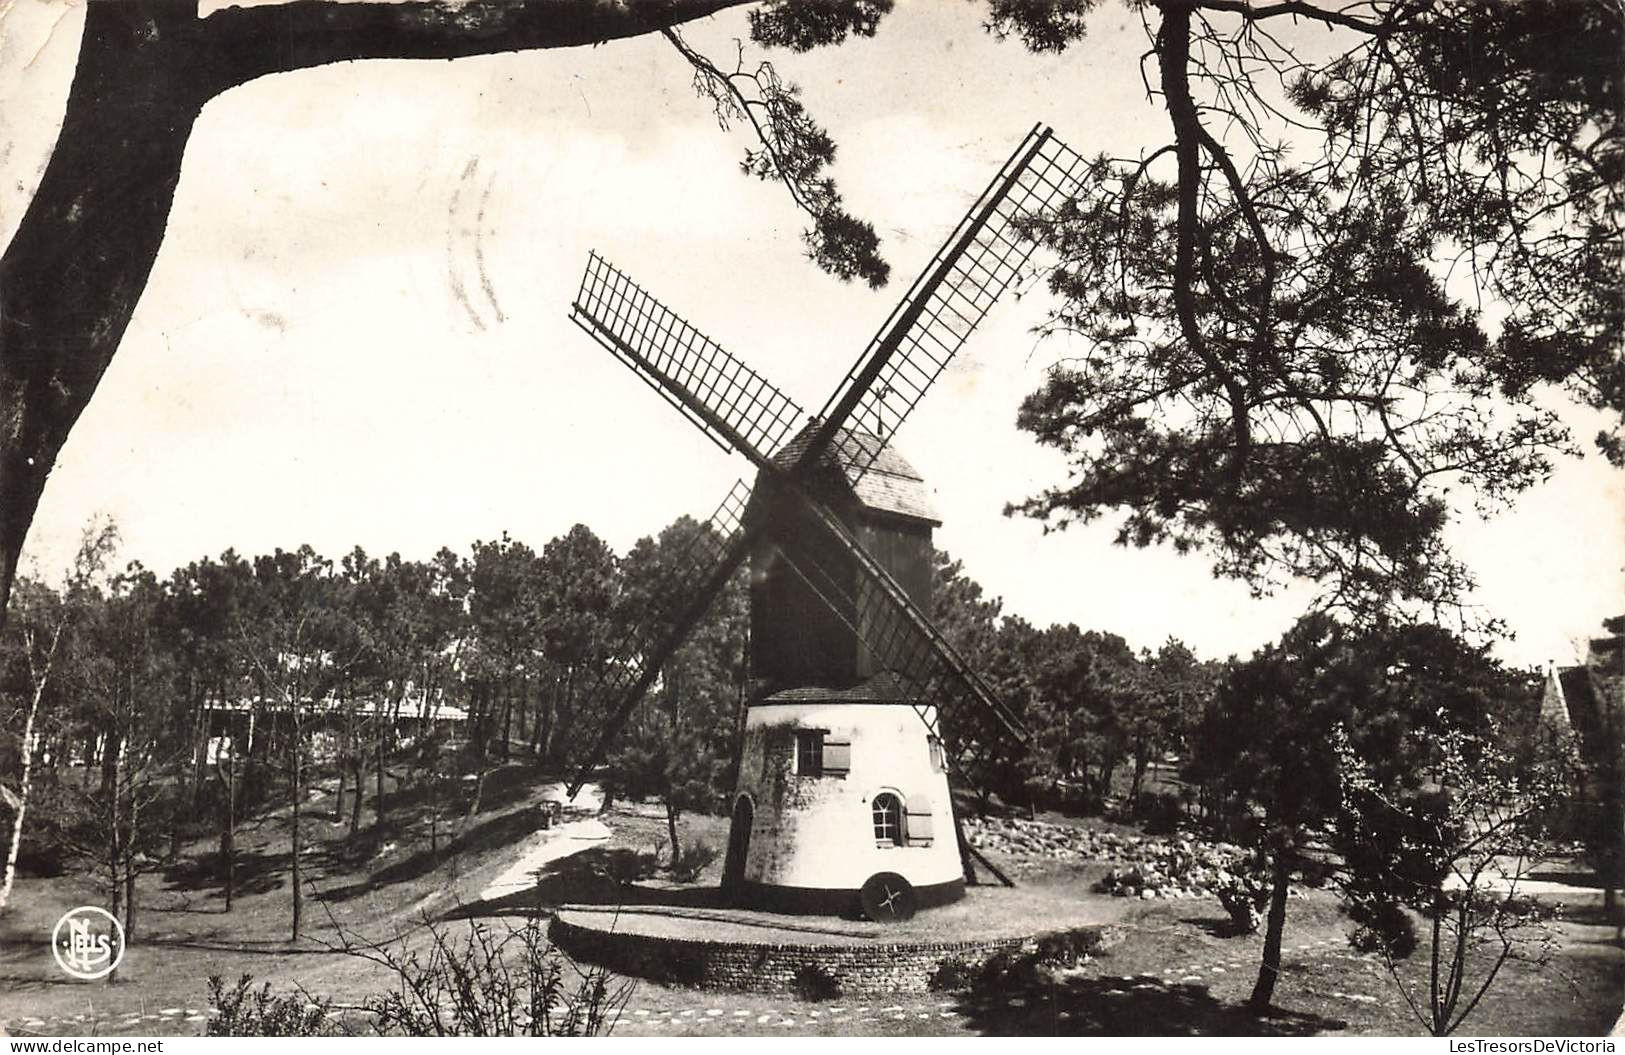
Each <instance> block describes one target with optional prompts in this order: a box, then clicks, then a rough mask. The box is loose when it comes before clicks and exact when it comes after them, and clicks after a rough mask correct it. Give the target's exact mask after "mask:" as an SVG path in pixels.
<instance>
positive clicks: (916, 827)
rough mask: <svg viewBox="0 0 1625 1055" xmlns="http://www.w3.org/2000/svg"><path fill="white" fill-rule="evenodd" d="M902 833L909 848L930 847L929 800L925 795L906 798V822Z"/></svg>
mask: <svg viewBox="0 0 1625 1055" xmlns="http://www.w3.org/2000/svg"><path fill="white" fill-rule="evenodd" d="M903 831H904V832H905V833H906V834H907V835H908V844H909V845H910V846H930V845H931V835H932V830H931V799H930V797H929V796H927V795H910V796H909V797H908V822H907V823H906V824H905V826H904V828H903Z"/></svg>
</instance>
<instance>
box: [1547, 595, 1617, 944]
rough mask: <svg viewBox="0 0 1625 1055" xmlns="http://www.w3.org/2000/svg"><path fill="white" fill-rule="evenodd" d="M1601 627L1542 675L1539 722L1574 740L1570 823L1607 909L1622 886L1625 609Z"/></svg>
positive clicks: (1612, 910)
mask: <svg viewBox="0 0 1625 1055" xmlns="http://www.w3.org/2000/svg"><path fill="white" fill-rule="evenodd" d="M1603 629H1604V630H1605V631H1606V634H1605V635H1604V636H1602V637H1596V638H1592V639H1591V642H1590V645H1589V647H1588V648H1587V650H1586V660H1585V663H1584V664H1582V665H1580V666H1577V667H1558V668H1554V669H1553V670H1551V671H1550V672H1549V673H1548V674H1547V676H1546V688H1545V692H1544V693H1543V695H1542V697H1541V703H1540V721H1541V724H1542V725H1543V726H1545V727H1546V728H1547V729H1548V730H1550V731H1551V732H1553V733H1555V734H1557V735H1559V736H1564V737H1568V736H1572V737H1573V738H1574V740H1575V741H1576V746H1577V747H1578V749H1579V755H1580V761H1581V766H1580V772H1579V785H1578V787H1577V788H1576V789H1575V791H1576V794H1575V797H1574V800H1573V803H1572V806H1571V809H1572V813H1571V819H1570V820H1569V821H1568V822H1567V826H1568V827H1569V829H1570V831H1571V832H1572V833H1573V835H1574V837H1576V838H1577V839H1578V840H1579V841H1580V842H1581V843H1582V844H1583V845H1584V846H1585V848H1586V856H1587V858H1588V859H1589V860H1590V862H1591V865H1592V867H1593V868H1595V869H1596V871H1597V878H1598V879H1599V880H1600V882H1601V884H1602V887H1603V891H1604V901H1603V904H1604V910H1605V911H1607V912H1610V913H1612V912H1614V911H1615V906H1616V894H1615V892H1616V890H1617V889H1618V888H1620V887H1621V886H1625V616H1614V617H1613V618H1611V619H1605V620H1603Z"/></svg>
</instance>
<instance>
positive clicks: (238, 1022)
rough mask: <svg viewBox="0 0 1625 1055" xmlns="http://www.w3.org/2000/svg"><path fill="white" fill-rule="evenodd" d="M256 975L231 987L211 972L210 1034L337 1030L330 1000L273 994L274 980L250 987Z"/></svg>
mask: <svg viewBox="0 0 1625 1055" xmlns="http://www.w3.org/2000/svg"><path fill="white" fill-rule="evenodd" d="M253 982H254V976H253V975H251V974H245V975H243V976H242V977H241V978H239V979H237V984H236V985H234V986H232V987H231V988H230V989H229V990H228V989H227V988H226V984H225V982H224V981H223V980H222V979H221V978H220V976H219V975H217V974H215V975H210V976H209V1008H210V1011H209V1024H208V1026H207V1027H206V1029H205V1033H206V1035H208V1036H211V1037H322V1036H329V1035H331V1034H332V1033H333V1032H334V1027H333V1023H332V1022H331V1021H330V1020H329V1018H328V1015H329V1012H330V1010H331V1008H330V1005H329V1004H328V1003H327V1001H325V1000H323V1001H318V1002H316V1003H311V1002H309V1001H306V1000H301V999H300V998H298V997H294V996H279V997H273V996H271V983H270V982H266V983H265V985H263V986H261V987H260V988H259V989H258V990H252V989H250V988H249V987H250V986H251V985H252V984H253Z"/></svg>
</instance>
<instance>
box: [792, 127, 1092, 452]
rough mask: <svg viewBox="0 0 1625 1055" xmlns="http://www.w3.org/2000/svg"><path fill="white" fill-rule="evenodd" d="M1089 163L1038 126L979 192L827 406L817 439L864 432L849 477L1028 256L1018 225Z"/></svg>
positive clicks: (887, 438) (1044, 208) (1072, 185)
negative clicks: (867, 439) (866, 438)
mask: <svg viewBox="0 0 1625 1055" xmlns="http://www.w3.org/2000/svg"><path fill="white" fill-rule="evenodd" d="M1086 168H1087V162H1085V161H1084V159H1083V157H1082V156H1081V155H1079V154H1078V153H1077V152H1076V151H1074V150H1072V149H1071V148H1070V147H1068V146H1067V145H1066V144H1064V143H1062V142H1061V141H1060V140H1058V139H1056V138H1055V137H1054V135H1053V134H1052V133H1051V131H1050V130H1049V129H1048V128H1046V127H1044V126H1042V125H1038V126H1035V127H1034V128H1033V130H1032V131H1031V132H1030V133H1028V135H1027V138H1026V139H1024V140H1023V141H1022V143H1021V145H1020V146H1019V147H1017V148H1016V151H1015V153H1013V154H1012V155H1011V156H1010V159H1009V160H1008V161H1006V162H1005V163H1004V166H1003V167H1002V168H1001V169H1000V170H999V172H998V174H997V175H996V176H994V177H993V181H992V182H991V183H989V184H988V186H987V188H986V189H985V190H983V191H982V194H981V196H980V197H979V198H977V199H976V202H975V204H973V205H972V206H971V208H970V211H969V212H967V213H966V214H965V216H964V218H963V219H961V220H960V221H959V225H958V226H957V227H955V228H954V231H953V233H952V234H950V235H949V236H948V239H947V241H946V242H944V243H943V245H942V248H940V249H938V250H937V253H936V255H935V256H934V257H932V259H931V262H930V264H928V265H927V266H926V268H925V270H924V271H922V272H921V273H920V276H919V277H918V278H916V279H915V280H914V285H913V286H911V287H910V288H909V291H908V294H907V295H906V296H904V297H903V299H902V301H901V302H899V303H898V305H897V307H896V308H894V309H893V310H892V313H891V315H890V316H889V317H888V318H887V319H886V322H885V323H884V324H883V325H882V326H881V328H880V332H879V333H877V334H876V335H875V338H874V340H873V341H871V342H870V344H869V347H868V348H867V349H866V350H865V351H864V353H863V355H861V356H859V357H858V360H857V362H856V363H854V364H853V365H852V369H851V370H849V371H848V372H847V375H846V377H845V378H844V379H843V380H842V382H841V384H840V385H839V386H838V387H837V388H836V390H835V394H834V395H832V396H831V397H830V400H829V402H828V403H827V404H825V407H824V410H823V412H822V414H820V417H821V419H822V420H823V422H824V427H823V431H821V433H820V437H819V442H817V443H816V444H814V445H813V449H812V451H811V455H812V456H813V457H817V455H818V453H819V452H820V451H821V450H822V449H823V447H824V445H825V444H827V443H828V442H830V441H831V440H832V439H833V437H834V436H835V435H836V430H838V429H839V428H841V427H842V426H843V425H848V424H849V419H850V427H852V428H854V429H856V430H861V431H862V432H864V433H867V434H869V435H872V436H873V437H874V438H875V442H873V443H866V444H864V445H863V446H862V448H860V449H858V450H855V451H853V452H851V454H852V456H853V457H854V458H855V459H856V460H854V461H852V462H849V463H848V467H847V468H848V475H849V476H853V477H857V476H861V475H863V474H864V473H865V472H867V471H868V470H869V467H870V466H871V465H873V464H874V461H875V458H876V457H878V455H879V453H880V448H882V447H883V446H885V444H887V443H889V442H891V438H892V435H893V433H895V432H896V431H897V429H898V427H899V426H900V425H902V423H903V422H904V421H905V420H906V419H907V418H908V415H909V414H910V413H911V412H912V411H913V410H914V408H915V406H917V405H918V404H919V402H920V400H921V399H922V398H923V397H924V396H925V393H926V391H927V390H928V389H929V388H930V387H931V385H932V384H933V383H934V382H935V381H936V380H937V378H938V377H939V376H941V374H942V372H943V370H945V369H946V368H947V366H948V363H949V361H950V360H952V359H953V357H954V355H955V354H957V353H958V351H959V349H960V348H961V347H962V346H963V345H964V343H965V341H966V339H967V338H969V337H970V334H971V331H973V330H974V329H975V328H976V327H977V326H978V325H979V324H980V323H981V321H982V319H983V318H984V317H985V316H986V315H987V313H988V310H989V309H990V308H992V307H993V304H994V302H995V301H997V300H998V299H999V297H1000V296H1001V295H1002V294H1003V293H1004V291H1005V290H1006V289H1008V288H1009V287H1010V286H1011V285H1012V284H1014V282H1015V281H1016V279H1017V277H1018V276H1019V275H1020V273H1021V269H1022V268H1023V267H1025V266H1026V263H1027V261H1028V259H1029V258H1030V257H1031V256H1032V252H1033V249H1034V243H1033V242H1032V241H1031V240H1030V239H1028V238H1025V237H1022V235H1021V234H1020V233H1019V227H1020V225H1021V223H1022V222H1023V221H1024V220H1026V219H1028V218H1031V217H1035V216H1042V215H1045V214H1046V213H1049V212H1051V211H1052V210H1054V209H1055V208H1056V207H1058V206H1059V205H1061V204H1062V203H1064V202H1066V201H1068V200H1070V199H1071V198H1072V197H1073V196H1074V195H1075V194H1076V192H1077V190H1078V187H1079V185H1080V182H1081V180H1082V178H1083V175H1084V172H1085V169H1086Z"/></svg>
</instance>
